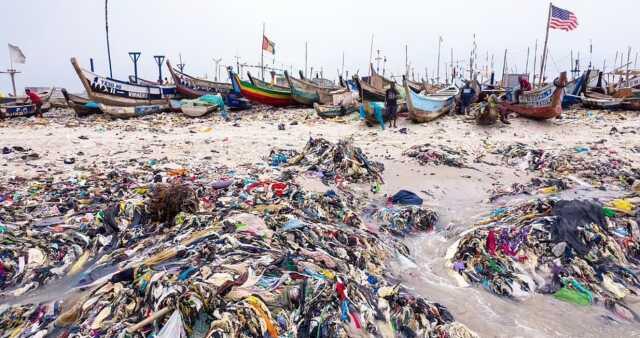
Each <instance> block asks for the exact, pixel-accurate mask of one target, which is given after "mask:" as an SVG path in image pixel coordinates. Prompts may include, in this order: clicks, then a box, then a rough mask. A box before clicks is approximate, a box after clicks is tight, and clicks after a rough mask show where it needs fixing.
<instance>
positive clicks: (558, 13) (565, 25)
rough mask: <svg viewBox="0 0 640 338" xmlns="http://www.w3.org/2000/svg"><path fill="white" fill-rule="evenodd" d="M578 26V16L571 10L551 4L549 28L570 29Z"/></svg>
mask: <svg viewBox="0 0 640 338" xmlns="http://www.w3.org/2000/svg"><path fill="white" fill-rule="evenodd" d="M577 27H578V18H577V17H576V15H575V14H573V13H572V12H570V11H568V10H566V9H562V8H559V7H556V6H553V5H551V18H550V19H549V28H553V29H562V30H563V31H571V30H574V29H576V28H577Z"/></svg>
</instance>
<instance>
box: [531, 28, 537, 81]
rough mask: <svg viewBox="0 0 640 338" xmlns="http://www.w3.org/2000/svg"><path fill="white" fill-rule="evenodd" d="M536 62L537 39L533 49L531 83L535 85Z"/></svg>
mask: <svg viewBox="0 0 640 338" xmlns="http://www.w3.org/2000/svg"><path fill="white" fill-rule="evenodd" d="M537 62H538V39H536V45H535V47H533V78H532V80H531V83H533V84H534V85H535V83H536V64H537Z"/></svg>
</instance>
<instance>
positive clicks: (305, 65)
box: [304, 41, 309, 78]
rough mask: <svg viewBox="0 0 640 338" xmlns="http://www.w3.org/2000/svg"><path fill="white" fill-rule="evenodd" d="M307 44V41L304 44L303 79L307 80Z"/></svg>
mask: <svg viewBox="0 0 640 338" xmlns="http://www.w3.org/2000/svg"><path fill="white" fill-rule="evenodd" d="M308 45H309V43H308V42H307V41H305V42H304V77H306V78H309V73H308V69H309V68H308V67H309V54H308V53H309V49H308V48H309V46H308Z"/></svg>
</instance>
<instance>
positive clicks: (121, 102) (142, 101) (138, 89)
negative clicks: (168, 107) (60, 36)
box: [71, 58, 167, 107]
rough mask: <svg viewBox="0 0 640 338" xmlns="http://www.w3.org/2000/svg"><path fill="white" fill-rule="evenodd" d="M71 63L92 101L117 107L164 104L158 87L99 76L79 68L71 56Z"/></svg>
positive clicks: (164, 100)
mask: <svg viewBox="0 0 640 338" xmlns="http://www.w3.org/2000/svg"><path fill="white" fill-rule="evenodd" d="M71 64H72V65H73V68H74V69H75V71H76V73H77V74H78V78H80V82H82V85H83V86H84V89H85V91H86V92H87V96H88V97H89V99H91V100H92V101H95V102H98V103H102V104H105V105H107V106H119V107H135V106H145V105H163V104H166V101H167V99H166V98H164V97H163V96H162V90H161V89H160V87H157V86H143V85H135V84H131V83H129V82H125V81H119V80H114V79H111V78H107V77H103V76H100V75H98V74H95V73H92V72H90V71H88V70H86V69H82V68H80V65H79V64H78V61H77V60H76V58H71Z"/></svg>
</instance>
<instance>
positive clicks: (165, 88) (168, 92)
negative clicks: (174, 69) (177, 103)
mask: <svg viewBox="0 0 640 338" xmlns="http://www.w3.org/2000/svg"><path fill="white" fill-rule="evenodd" d="M129 82H130V83H133V84H139V85H143V86H150V87H159V88H160V90H161V92H162V96H163V97H165V98H168V99H173V98H175V97H176V96H177V95H178V89H177V88H176V86H174V85H165V84H158V83H157V82H155V81H149V80H145V79H141V78H138V81H137V82H136V77H135V76H134V75H129Z"/></svg>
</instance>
